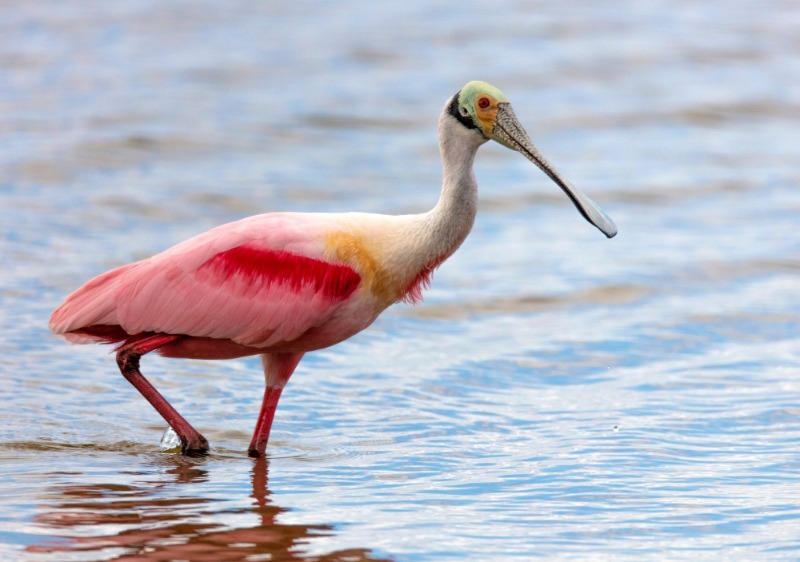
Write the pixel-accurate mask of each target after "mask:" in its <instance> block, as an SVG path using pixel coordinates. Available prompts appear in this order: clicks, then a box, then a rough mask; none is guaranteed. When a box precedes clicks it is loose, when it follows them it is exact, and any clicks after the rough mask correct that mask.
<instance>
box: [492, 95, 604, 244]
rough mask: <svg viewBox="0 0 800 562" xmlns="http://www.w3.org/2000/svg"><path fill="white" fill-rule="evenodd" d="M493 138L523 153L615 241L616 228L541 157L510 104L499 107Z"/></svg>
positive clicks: (591, 202)
mask: <svg viewBox="0 0 800 562" xmlns="http://www.w3.org/2000/svg"><path fill="white" fill-rule="evenodd" d="M492 137H493V139H494V140H495V141H497V142H499V143H500V144H502V145H503V146H507V147H508V148H511V149H512V150H516V151H518V152H521V153H522V154H523V155H524V156H525V157H526V158H527V159H528V160H530V161H531V162H533V163H534V164H536V165H537V166H538V167H539V168H540V169H541V170H542V171H543V172H544V173H545V174H547V175H548V176H549V177H550V179H551V180H553V181H554V182H556V184H557V185H558V186H559V187H560V188H561V189H563V190H564V193H566V194H567V196H568V197H569V198H570V199H571V200H572V202H573V203H574V204H575V206H576V207H577V208H578V211H580V213H581V214H582V215H583V217H584V218H585V219H586V220H587V221H589V222H590V223H592V224H593V225H594V226H596V227H597V228H598V229H599V230H600V231H601V232H602V233H603V234H605V235H606V236H608V237H609V238H613V237H614V236H615V235H616V234H617V226H616V225H615V224H614V221H612V220H611V218H609V216H608V215H606V214H605V213H604V212H603V211H602V210H600V207H598V206H597V204H596V203H595V202H594V201H592V200H591V199H590V198H589V196H588V195H586V194H585V193H583V192H582V191H581V190H580V189H578V188H576V187H575V186H573V185H572V184H571V183H570V182H568V181H567V180H566V178H564V177H563V176H562V175H561V174H559V173H558V171H557V170H556V169H555V168H554V167H553V166H552V164H550V162H548V161H547V159H546V158H545V157H544V156H542V153H541V152H539V151H538V150H537V148H536V147H535V146H534V145H533V142H532V141H531V139H530V137H528V133H526V132H525V129H523V128H522V125H520V124H519V121H518V120H517V117H516V115H514V111H513V110H512V109H511V105H510V104H508V103H501V104H498V110H497V118H496V119H495V125H494V130H493V131H492Z"/></svg>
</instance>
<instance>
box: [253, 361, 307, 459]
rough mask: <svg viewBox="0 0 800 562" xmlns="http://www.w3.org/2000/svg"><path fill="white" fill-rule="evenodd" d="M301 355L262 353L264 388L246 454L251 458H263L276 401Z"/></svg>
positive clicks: (276, 405) (276, 404)
mask: <svg viewBox="0 0 800 562" xmlns="http://www.w3.org/2000/svg"><path fill="white" fill-rule="evenodd" d="M302 358H303V354H302V353H264V354H263V355H262V356H261V361H262V363H263V364H264V378H265V379H266V388H265V389H264V399H263V401H262V402H261V412H259V414H258V421H257V422H256V429H255V431H254V432H253V439H252V441H250V448H249V449H248V451H247V454H248V455H250V456H251V457H263V456H264V452H265V451H266V449H267V441H268V440H269V431H270V429H272V420H273V418H274V417H275V410H276V409H277V407H278V400H279V399H280V397H281V392H283V387H284V386H285V385H286V383H287V382H288V381H289V377H291V376H292V373H294V370H295V368H297V364H298V363H299V362H300V359H302Z"/></svg>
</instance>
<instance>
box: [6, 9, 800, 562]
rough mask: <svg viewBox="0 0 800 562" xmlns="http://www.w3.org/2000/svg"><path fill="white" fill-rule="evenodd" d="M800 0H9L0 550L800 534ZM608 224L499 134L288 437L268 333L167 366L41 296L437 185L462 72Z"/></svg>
mask: <svg viewBox="0 0 800 562" xmlns="http://www.w3.org/2000/svg"><path fill="white" fill-rule="evenodd" d="M798 37H800V8H798V6H797V5H795V4H793V3H790V2H781V1H778V0H771V1H767V2H762V3H760V4H758V5H757V6H756V5H755V4H753V3H738V4H736V5H732V4H731V3H726V2H722V1H721V0H719V1H713V2H705V3H703V4H702V5H698V4H696V3H694V2H669V3H668V2H649V3H629V5H624V6H613V7H612V6H611V5H608V6H601V5H600V4H598V3H590V2H577V1H575V2H562V3H559V4H558V5H557V6H556V5H552V3H539V2H531V3H526V2H512V1H510V0H509V1H504V2H494V3H485V4H484V5H482V7H481V6H480V5H471V4H464V3H460V4H458V5H448V4H439V3H426V2H404V3H401V4H396V5H389V4H386V5H381V6H380V7H376V5H375V4H374V3H365V2H364V3H359V2H344V3H342V2H338V3H322V2H320V3H314V4H307V5H304V6H302V7H300V6H296V7H292V6H286V5H284V3H271V2H258V3H256V2H226V3H211V2H207V3H204V2H192V3H189V2H169V3H164V2H155V1H153V2H140V1H137V2H133V1H118V2H113V3H90V2H80V1H79V2H69V3H62V2H55V1H49V2H37V3H15V4H14V5H10V6H6V7H4V9H3V17H2V18H0V64H1V65H2V67H3V68H4V71H3V73H2V74H3V77H2V78H0V109H2V111H0V138H1V139H2V146H3V150H0V200H1V201H2V208H0V224H2V233H3V236H2V238H0V245H1V246H0V247H1V248H2V250H1V251H0V260H2V264H1V265H2V276H0V305H1V306H0V322H1V323H2V324H1V327H2V331H3V334H4V337H3V339H2V340H0V373H2V380H3V383H4V384H3V385H2V387H0V399H2V406H0V555H1V556H2V558H3V559H10V560H13V559H23V560H59V561H60V560H101V559H104V560H105V559H117V560H134V559H135V560H182V559H185V560H240V559H241V560H341V561H344V560H396V561H405V560H408V561H417V560H467V559H469V560H526V559H534V558H546V559H564V560H574V559H604V560H643V559H651V560H667V559H690V558H691V559H693V560H721V559H724V560H755V559H758V560H766V559H772V560H795V559H797V558H798V557H800V476H798V475H799V474H800V459H799V458H798V452H797V443H798V441H799V440H800V382H798V379H799V378H800V377H798V375H800V298H799V297H800V234H798V228H797V225H798V216H800V190H798V189H797V184H798V181H799V180H800V158H799V157H798V150H797V130H798V125H799V124H800V83H798V81H797V80H795V79H794V78H793V77H794V76H797V75H798V71H800V42H798V39H797V38H798ZM471 79H484V80H488V81H490V82H492V83H494V84H496V85H497V86H499V87H500V88H501V89H503V91H504V92H505V93H506V94H507V95H508V96H509V97H510V98H511V100H512V102H513V104H514V107H515V110H516V113H517V115H518V116H519V117H520V119H521V121H522V122H523V123H524V124H525V126H526V128H527V129H528V131H529V132H530V133H531V135H532V137H533V138H534V140H535V141H536V142H537V143H538V145H539V148H540V149H541V150H542V151H543V152H544V153H545V154H546V155H548V157H549V158H550V159H551V160H552V161H553V162H554V163H555V164H556V166H558V167H559V169H560V170H561V171H562V172H563V173H564V174H565V175H566V176H567V177H569V178H570V179H571V181H572V182H573V183H575V184H576V185H578V186H579V187H581V188H582V189H583V190H585V191H586V192H587V193H589V194H590V195H591V196H592V197H593V198H594V199H596V200H597V201H598V202H599V203H600V205H601V206H602V207H603V208H604V209H605V210H606V211H607V212H608V213H609V214H610V215H611V216H612V217H613V218H614V219H615V221H616V222H617V224H618V226H619V228H620V234H619V236H618V237H617V238H615V239H613V240H611V241H609V240H606V239H605V238H604V237H603V236H602V235H601V234H600V233H598V232H597V231H596V230H594V229H593V228H592V227H591V226H589V225H587V224H586V223H585V222H584V221H583V220H582V219H581V217H580V216H579V215H578V214H577V213H576V212H575V210H574V209H573V208H572V206H571V205H570V204H569V202H568V201H567V200H566V198H565V197H563V195H562V194H561V193H560V192H559V191H558V190H557V188H556V187H555V186H554V185H552V184H551V183H550V182H549V181H548V180H547V178H546V177H545V176H544V175H543V174H541V173H540V172H539V171H538V170H536V169H535V168H534V167H533V166H531V165H530V163H529V162H527V161H526V160H525V159H524V158H521V157H520V156H519V155H517V154H514V153H512V152H510V151H508V150H506V149H504V148H502V147H499V146H486V147H485V148H482V149H481V152H480V153H479V155H478V159H477V164H476V173H477V176H478V179H479V182H480V184H481V211H480V213H479V216H478V220H477V223H476V225H475V229H474V231H473V233H472V234H471V235H470V237H469V239H468V240H467V242H466V243H465V245H464V246H463V247H462V248H461V249H460V250H459V252H458V253H456V255H455V256H453V257H452V258H451V259H450V260H449V261H448V262H447V263H446V264H444V265H443V266H442V267H441V268H440V269H439V270H438V271H437V273H436V276H435V280H434V284H433V287H432V289H431V290H430V291H429V292H428V293H427V295H426V301H425V303H424V304H422V305H419V306H416V307H411V306H408V305H399V306H396V307H394V308H392V309H390V310H389V311H387V313H385V314H384V315H383V316H382V317H381V318H380V319H379V320H378V321H377V322H376V323H375V325H374V326H373V327H372V328H371V329H370V330H368V331H366V332H364V333H362V334H360V335H359V336H357V337H356V338H353V339H352V340H350V341H348V342H345V343H343V344H341V345H339V346H336V347H334V348H331V349H328V350H324V351H321V352H318V353H314V354H310V355H308V356H307V357H306V358H305V359H304V361H303V363H302V364H301V365H300V367H299V369H298V371H297V372H296V373H295V375H294V377H293V379H292V381H291V383H290V385H289V387H288V388H287V391H286V392H285V393H284V396H283V398H282V401H281V405H280V408H279V410H278V414H277V416H276V421H275V425H274V428H273V434H272V440H271V442H270V449H269V459H267V461H261V462H256V461H253V460H251V459H248V458H247V457H246V455H245V450H246V447H247V444H248V442H249V437H250V431H251V430H252V426H253V424H254V422H255V417H256V414H257V412H258V408H259V404H260V398H261V391H262V388H261V385H262V384H263V383H262V379H261V374H260V364H259V362H258V360H257V359H243V360H235V361H226V362H200V361H170V360H166V359H162V358H158V357H152V358H151V357H150V356H148V357H147V358H146V359H145V360H144V362H143V370H144V372H145V374H146V375H148V376H150V378H151V379H152V380H153V381H154V382H155V383H156V384H157V386H158V387H159V388H160V389H161V390H163V392H164V393H165V394H166V395H167V396H168V397H169V398H170V399H171V401H172V402H173V404H175V405H176V407H177V408H178V409H179V410H181V411H182V412H183V413H184V414H185V415H186V416H187V417H188V418H189V420H191V421H192V422H193V423H195V424H196V426H197V427H198V429H200V430H201V431H202V432H203V433H204V434H205V435H206V436H207V437H208V438H209V440H210V441H211V443H212V447H213V450H212V452H211V454H210V455H209V456H208V457H205V458H182V457H180V456H177V455H172V454H168V453H162V452H160V451H159V440H160V438H161V434H162V432H163V430H164V424H163V422H162V421H161V420H160V418H159V417H158V416H157V414H155V413H154V412H153V411H152V410H151V409H150V407H149V406H148V405H147V404H146V403H145V402H144V400H142V399H141V398H140V397H139V396H138V395H136V393H135V391H134V390H133V389H132V388H130V387H129V385H127V383H125V381H124V380H123V379H122V378H121V377H120V376H119V374H118V372H117V370H116V366H115V364H114V360H113V356H110V355H109V350H108V349H106V348H102V347H98V346H90V347H70V346H68V345H66V344H65V343H63V342H61V341H59V340H57V339H56V338H54V337H52V336H51V335H50V334H49V332H48V330H47V319H48V316H49V314H50V312H51V311H52V310H53V309H54V308H55V307H56V306H57V305H58V304H59V303H60V302H61V300H62V299H63V298H64V296H65V295H66V294H67V293H68V292H69V291H71V290H72V289H74V288H76V287H77V286H78V285H80V284H81V283H82V282H84V281H86V280H87V279H88V278H90V277H91V276H93V275H96V274H98V273H100V272H102V271H104V270H106V269H108V268H111V267H113V266H116V265H119V264H122V263H126V262H128V261H132V260H135V259H140V258H144V257H147V256H149V255H152V254H153V253H156V252H158V251H160V250H162V249H164V248H165V247H167V246H169V245H171V244H173V243H176V242H179V241H180V240H182V239H184V238H187V237H189V236H191V235H193V234H196V233H198V232H200V231H202V230H204V229H206V228H210V227H212V226H214V225H216V224H220V223H223V222H226V221H230V220H235V219H238V218H241V217H243V216H247V215H249V214H255V213H258V212H264V211H270V210H314V211H344V210H361V211H376V212H383V213H405V212H416V211H421V210H424V209H426V208H429V207H430V206H431V205H433V203H434V201H435V199H436V196H437V195H438V185H439V182H440V165H439V160H438V152H437V147H436V142H435V141H436V137H435V123H436V118H437V116H438V113H439V110H440V109H441V106H442V104H443V103H444V101H445V100H446V99H447V98H448V97H449V96H450V95H452V94H453V93H455V92H456V91H457V90H458V88H459V87H460V86H461V85H463V84H464V83H465V82H466V81H468V80H471Z"/></svg>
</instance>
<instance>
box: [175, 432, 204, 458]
mask: <svg viewBox="0 0 800 562" xmlns="http://www.w3.org/2000/svg"><path fill="white" fill-rule="evenodd" d="M181 454H183V455H186V456H187V457H203V456H205V455H207V454H208V441H207V440H206V438H205V437H203V436H202V435H200V434H199V433H198V434H197V435H196V436H192V437H191V438H185V437H181Z"/></svg>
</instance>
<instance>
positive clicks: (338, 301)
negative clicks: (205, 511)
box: [50, 81, 617, 457]
mask: <svg viewBox="0 0 800 562" xmlns="http://www.w3.org/2000/svg"><path fill="white" fill-rule="evenodd" d="M490 139H491V140H494V141H496V142H498V143H500V144H502V145H503V146H506V147H508V148H511V149H513V150H516V151H519V152H521V153H522V154H523V155H524V156H525V157H526V158H528V159H529V160H530V161H531V162H533V163H534V164H536V165H537V166H538V167H539V168H541V169H542V171H544V173H545V174H547V175H548V176H549V177H550V178H551V179H552V180H553V181H554V182H555V183H556V184H557V185H558V186H559V187H560V188H561V189H563V190H564V192H565V193H566V194H567V196H568V197H569V198H570V199H571V200H572V202H573V203H574V204H575V206H576V207H577V208H578V210H579V211H580V213H581V214H582V215H583V216H584V218H585V219H586V220H588V221H589V222H590V223H591V224H593V225H594V226H596V227H597V228H598V229H600V230H601V231H602V232H603V233H604V234H605V235H606V236H607V237H609V238H611V237H612V236H614V235H615V234H616V233H617V229H616V226H614V223H613V222H612V221H611V219H610V218H608V217H607V216H606V215H605V214H604V213H603V212H602V211H601V210H600V209H599V208H598V207H597V205H595V204H594V202H593V201H592V200H591V199H589V198H588V197H587V196H586V195H584V194H583V193H582V192H581V191H579V190H578V189H576V188H575V187H573V186H572V185H571V184H570V183H569V182H568V181H567V180H566V179H564V178H563V177H562V176H561V175H560V174H559V173H558V172H557V171H556V170H555V168H553V166H551V165H550V163H548V162H547V160H545V158H544V157H543V156H542V155H541V154H540V153H539V151H538V150H537V149H536V148H535V147H534V145H533V143H532V142H531V140H530V138H529V137H528V135H527V133H526V132H525V130H524V129H523V128H522V126H521V125H520V124H519V122H518V121H517V118H516V116H515V115H514V112H513V111H512V109H511V105H510V104H509V101H508V99H507V98H506V97H505V96H504V95H503V94H502V93H501V92H500V90H498V89H497V88H495V87H493V86H491V85H489V84H487V83H485V82H478V81H474V82H470V83H468V84H467V85H465V86H464V87H463V88H462V89H461V90H460V91H459V92H458V93H457V94H456V95H455V96H453V97H452V98H451V99H450V100H448V102H447V103H446V105H445V107H444V110H443V111H442V114H441V116H440V118H439V150H440V152H441V156H442V164H443V169H444V171H443V176H444V177H443V181H442V187H441V194H440V197H439V201H438V202H437V203H436V206H435V207H434V208H433V209H432V210H430V211H428V212H426V213H422V214H417V215H402V216H387V215H378V214H367V213H336V214H311V213H271V214H263V215H257V216H253V217H249V218H246V219H243V220H240V221H237V222H233V223H230V224H225V225H222V226H219V227H217V228H214V229H212V230H209V231H208V232H205V233H203V234H200V235H198V236H195V237H194V238H191V239H189V240H187V241H185V242H183V243H181V244H178V245H177V246H174V247H172V248H170V249H168V250H166V251H164V252H162V253H160V254H157V255H155V256H153V257H151V258H149V259H146V260H142V261H139V262H135V263H131V264H128V265H123V266H121V267H118V268H116V269H114V270H112V271H109V272H106V273H103V274H102V275H99V276H97V277H95V278H94V279H92V280H91V281H89V282H88V283H86V284H85V285H83V286H82V287H81V288H79V289H78V290H76V291H75V292H74V293H72V294H71V295H69V296H68V297H67V299H66V300H65V301H64V303H63V304H62V305H61V306H60V307H59V308H58V309H57V310H56V311H55V312H54V313H53V316H52V318H51V319H50V329H51V330H52V331H53V332H54V333H55V334H58V335H61V336H63V337H64V338H66V339H67V340H68V341H70V342H72V343H92V342H95V343H114V344H117V347H116V354H117V364H118V365H119V369H120V371H122V375H123V376H124V377H125V378H126V379H127V380H128V381H129V382H130V383H131V384H133V386H135V387H136V389H137V390H138V391H139V392H140V393H141V394H142V395H143V396H144V397H145V398H146V399H147V400H148V401H149V402H150V404H151V405H152V406H153V407H154V408H155V409H156V410H157V411H158V413H159V414H161V415H162V416H163V418H164V419H165V420H166V422H167V423H168V424H169V425H170V426H171V427H172V428H173V430H174V431H175V433H176V434H177V436H178V438H179V439H180V442H181V448H182V452H183V453H184V454H201V453H204V452H205V451H207V449H208V442H207V441H206V439H205V438H204V437H203V436H202V435H200V433H199V432H198V431H197V430H196V429H194V427H192V426H191V425H190V424H189V423H188V422H187V421H186V420H185V419H184V418H183V417H182V416H181V415H180V414H179V413H178V412H177V411H176V410H175V409H174V408H173V407H172V405H170V403H169V402H167V400H166V399H165V398H164V397H163V396H162V395H161V394H160V393H159V392H158V391H157V390H156V389H155V388H154V387H153V386H152V385H151V384H150V383H149V382H148V381H147V379H145V378H144V377H143V376H142V374H141V372H140V371H139V359H140V357H141V356H142V355H144V354H146V353H149V352H151V351H157V352H158V353H160V354H161V355H164V356H166V357H184V358H195V359H230V358H234V357H243V356H248V355H261V359H262V363H263V366H264V377H265V379H266V388H265V391H264V397H263V402H262V405H261V411H260V413H259V415H258V420H257V422H256V427H255V431H254V433H253V439H252V441H251V442H250V448H249V454H250V456H253V457H258V456H261V455H263V454H264V452H265V449H266V445H267V439H268V438H269V432H270V427H271V426H272V419H273V416H274V415H275V408H276V407H277V405H278V399H279V398H280V395H281V392H282V390H283V387H284V385H286V383H287V381H288V380H289V377H290V376H291V375H292V372H293V371H294V370H295V367H297V364H298V363H299V361H300V359H301V358H302V357H303V354H304V353H306V352H308V351H313V350H316V349H321V348H324V347H328V346H331V345H334V344H336V343H339V342H341V341H343V340H346V339H347V338H349V337H351V336H352V335H354V334H357V333H358V332H360V331H361V330H363V329H364V328H366V327H367V326H369V325H370V324H371V323H372V322H373V321H374V320H375V318H377V316H378V315H379V314H380V313H381V312H383V311H384V310H385V309H386V308H387V307H389V306H390V305H392V304H394V303H396V302H398V301H401V300H405V301H409V302H412V303H416V302H418V301H420V300H421V292H422V289H423V288H426V287H427V286H428V284H429V283H430V280H431V274H432V273H433V270H434V269H436V267H438V266H439V265H440V264H441V263H442V262H443V261H444V260H445V259H447V258H448V257H449V256H450V255H451V254H452V253H453V252H455V251H456V249H457V248H458V247H459V246H460V245H461V243H462V242H463V241H464V239H465V238H466V237H467V234H468V233H469V231H470V229H471V228H472V224H473V221H474V219H475V213H476V210H477V198H478V191H477V190H478V186H477V183H476V181H475V175H474V173H473V171H472V164H473V161H474V159H475V154H476V152H477V150H478V147H480V146H481V145H482V144H483V143H485V142H486V141H488V140H490Z"/></svg>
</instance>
